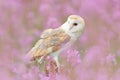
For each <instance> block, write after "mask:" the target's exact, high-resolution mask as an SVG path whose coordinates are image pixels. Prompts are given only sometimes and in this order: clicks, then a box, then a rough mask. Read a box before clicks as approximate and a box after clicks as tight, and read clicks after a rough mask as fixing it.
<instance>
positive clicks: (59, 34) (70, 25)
mask: <svg viewBox="0 0 120 80" xmlns="http://www.w3.org/2000/svg"><path fill="white" fill-rule="evenodd" d="M84 27H85V22H84V20H83V18H81V17H80V16H78V15H70V16H69V17H68V19H67V21H66V22H65V23H64V24H63V25H61V26H60V27H58V28H56V29H47V30H45V31H43V33H42V34H41V36H40V39H39V40H38V42H37V43H36V44H35V46H34V47H33V48H32V49H31V50H30V51H29V53H28V54H27V56H29V57H30V59H31V60H32V61H34V60H38V62H39V63H41V62H42V60H43V59H44V58H45V56H52V57H53V59H54V60H55V62H56V65H57V67H59V65H60V63H59V60H58V56H59V54H60V53H61V52H62V51H63V50H65V49H66V48H67V47H69V46H70V45H72V44H73V43H74V42H75V41H76V40H77V39H78V38H79V36H80V35H81V33H82V32H83V30H84Z"/></svg>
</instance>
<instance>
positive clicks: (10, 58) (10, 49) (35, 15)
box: [0, 0, 120, 80]
mask: <svg viewBox="0 0 120 80" xmlns="http://www.w3.org/2000/svg"><path fill="white" fill-rule="evenodd" d="M71 14H76V15H80V16H81V17H83V18H84V20H85V23H86V28H85V31H84V33H83V34H82V36H81V37H80V39H79V44H78V45H76V46H77V48H74V47H72V49H69V50H67V52H66V53H62V54H61V55H60V61H61V60H62V61H61V64H62V65H64V67H63V70H62V71H61V72H60V73H59V74H57V73H56V74H55V76H54V77H46V76H45V75H44V74H43V73H42V72H41V71H40V70H39V69H38V68H37V67H36V66H34V65H33V66H32V67H29V66H28V65H27V64H26V63H25V62H24V60H23V59H24V56H25V54H26V53H27V52H28V51H29V50H30V49H31V48H32V47H33V45H34V44H35V42H36V41H37V40H38V39H39V37H40V34H41V32H42V31H43V30H44V29H47V28H56V27H58V26H60V25H61V24H63V23H64V22H65V21H66V19H67V17H68V16H69V15H71ZM0 78H1V80H120V0H0Z"/></svg>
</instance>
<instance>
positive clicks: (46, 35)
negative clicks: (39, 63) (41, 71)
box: [29, 29, 70, 60]
mask: <svg viewBox="0 0 120 80" xmlns="http://www.w3.org/2000/svg"><path fill="white" fill-rule="evenodd" d="M69 40H70V36H69V35H67V34H66V33H65V32H64V30H62V29H48V30H46V31H44V32H43V34H42V35H41V39H40V40H39V41H38V42H37V43H36V44H35V46H34V47H33V48H32V49H31V51H30V52H29V54H30V55H31V57H32V58H31V59H32V60H36V58H39V57H41V56H45V55H48V54H50V53H53V52H55V51H57V50H59V49H60V47H61V46H62V45H63V44H66V43H67V42H68V41H69Z"/></svg>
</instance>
